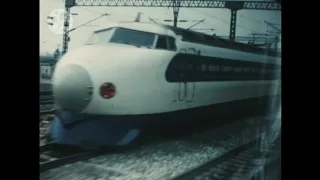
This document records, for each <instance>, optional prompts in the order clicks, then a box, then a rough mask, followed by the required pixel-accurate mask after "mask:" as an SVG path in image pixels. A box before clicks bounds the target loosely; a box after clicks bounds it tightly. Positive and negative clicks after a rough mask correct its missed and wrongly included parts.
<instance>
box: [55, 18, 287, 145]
mask: <svg viewBox="0 0 320 180" xmlns="http://www.w3.org/2000/svg"><path fill="white" fill-rule="evenodd" d="M206 38H207V39H206ZM210 38H211V39H210ZM208 39H209V40H208ZM210 43H213V44H210ZM241 48H242V49H241ZM240 49H241V50H240ZM259 53H260V54H259ZM280 74H281V58H279V57H275V56H267V55H265V54H263V53H262V51H260V52H259V50H257V49H255V50H248V47H247V46H245V45H240V44H236V43H230V42H228V41H226V40H222V39H216V38H214V37H210V36H207V35H203V34H198V33H194V32H190V31H186V30H182V29H178V28H173V27H170V26H162V25H156V24H148V23H137V22H132V23H120V24H115V25H111V26H108V27H107V28H106V29H102V30H99V31H95V32H94V33H93V35H92V36H91V37H90V38H89V40H88V42H87V43H86V44H85V45H84V46H82V47H79V48H77V49H75V50H71V51H69V52H68V53H66V54H65V55H64V56H63V57H62V58H61V59H60V60H59V62H58V63H57V64H56V68H55V72H54V75H53V94H54V97H55V101H56V106H57V109H58V111H57V117H56V120H55V121H54V123H53V125H52V127H51V136H52V137H53V138H54V139H55V140H56V141H57V142H59V143H63V144H76V145H78V144H81V143H82V142H83V141H84V140H88V139H89V140H90V141H92V142H95V143H96V144H101V145H113V144H117V145H119V144H120V145H125V144H128V143H129V142H131V141H132V140H133V139H134V138H135V137H136V136H137V134H139V133H138V132H139V131H138V130H135V131H134V132H132V131H131V129H132V128H133V126H135V125H134V123H138V121H140V120H144V124H146V123H148V122H150V123H149V124H152V123H153V122H156V121H158V122H159V121H161V122H162V121H165V120H169V121H174V120H175V119H178V116H180V117H185V116H187V117H189V114H188V112H192V113H193V114H192V115H191V116H194V114H195V113H194V112H198V114H199V113H200V114H203V111H201V110H200V111H195V110H196V109H197V110H199V109H201V108H202V107H203V109H206V108H207V107H211V106H215V105H219V104H221V103H222V104H225V103H228V102H230V103H232V102H235V101H238V100H247V99H253V98H259V97H264V96H270V95H271V96H276V95H278V94H279V93H281V89H280V83H281V79H280V78H281V77H280ZM227 109H228V108H227ZM189 110H190V111H189ZM216 110H217V109H216ZM181 112H182V113H181ZM177 114H178V116H175V115H177ZM82 115H83V116H82ZM159 115H160V116H159ZM166 115H168V116H166ZM172 115H173V116H172ZM191 116H190V117H191ZM119 117H120V119H121V120H122V119H123V120H124V121H121V123H119ZM154 117H156V118H154ZM80 119H82V120H80ZM84 119H86V121H85V120H84ZM101 119H103V121H101ZM70 124H73V128H71V129H68V128H67V127H65V125H70ZM62 126H63V127H62ZM70 126H71V125H70ZM75 126H76V127H75ZM138 129H139V128H138ZM116 134H118V135H116ZM102 137H103V138H102Z"/></svg>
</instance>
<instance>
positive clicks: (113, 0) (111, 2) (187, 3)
mask: <svg viewBox="0 0 320 180" xmlns="http://www.w3.org/2000/svg"><path fill="white" fill-rule="evenodd" d="M74 6H109V7H115V6H122V7H172V8H173V17H174V26H177V21H178V14H179V9H180V7H186V8H225V9H230V10H231V21H230V32H229V39H230V40H231V41H234V40H235V36H236V21H237V11H238V10H241V9H247V10H250V9H251V10H276V11H278V10H281V4H280V3H278V2H270V1H216V0H65V14H64V28H63V43H62V53H63V54H65V53H66V52H67V51H68V39H69V19H70V9H71V8H72V7H74Z"/></svg>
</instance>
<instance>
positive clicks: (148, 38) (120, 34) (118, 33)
mask: <svg viewBox="0 0 320 180" xmlns="http://www.w3.org/2000/svg"><path fill="white" fill-rule="evenodd" d="M155 37H156V35H155V34H153V33H149V32H143V31H136V30H131V29H124V28H116V30H115V32H114V34H113V35H112V37H111V39H110V43H119V44H129V45H133V46H137V47H146V48H152V47H153V44H154V41H155Z"/></svg>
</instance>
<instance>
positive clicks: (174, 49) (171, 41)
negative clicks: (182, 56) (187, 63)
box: [167, 37, 177, 51]
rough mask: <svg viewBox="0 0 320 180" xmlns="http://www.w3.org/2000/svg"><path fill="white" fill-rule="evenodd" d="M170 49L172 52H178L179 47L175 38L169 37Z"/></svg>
mask: <svg viewBox="0 0 320 180" xmlns="http://www.w3.org/2000/svg"><path fill="white" fill-rule="evenodd" d="M167 40H168V46H169V47H168V49H169V50H172V51H176V50H177V46H176V40H175V38H173V37H168V38H167Z"/></svg>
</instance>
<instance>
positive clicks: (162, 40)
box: [156, 36, 167, 49]
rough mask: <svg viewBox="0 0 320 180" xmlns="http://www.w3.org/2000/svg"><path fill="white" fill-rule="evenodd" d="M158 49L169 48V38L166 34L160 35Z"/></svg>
mask: <svg viewBox="0 0 320 180" xmlns="http://www.w3.org/2000/svg"><path fill="white" fill-rule="evenodd" d="M156 49H167V38H166V37H165V36H158V41H157V45H156Z"/></svg>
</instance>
